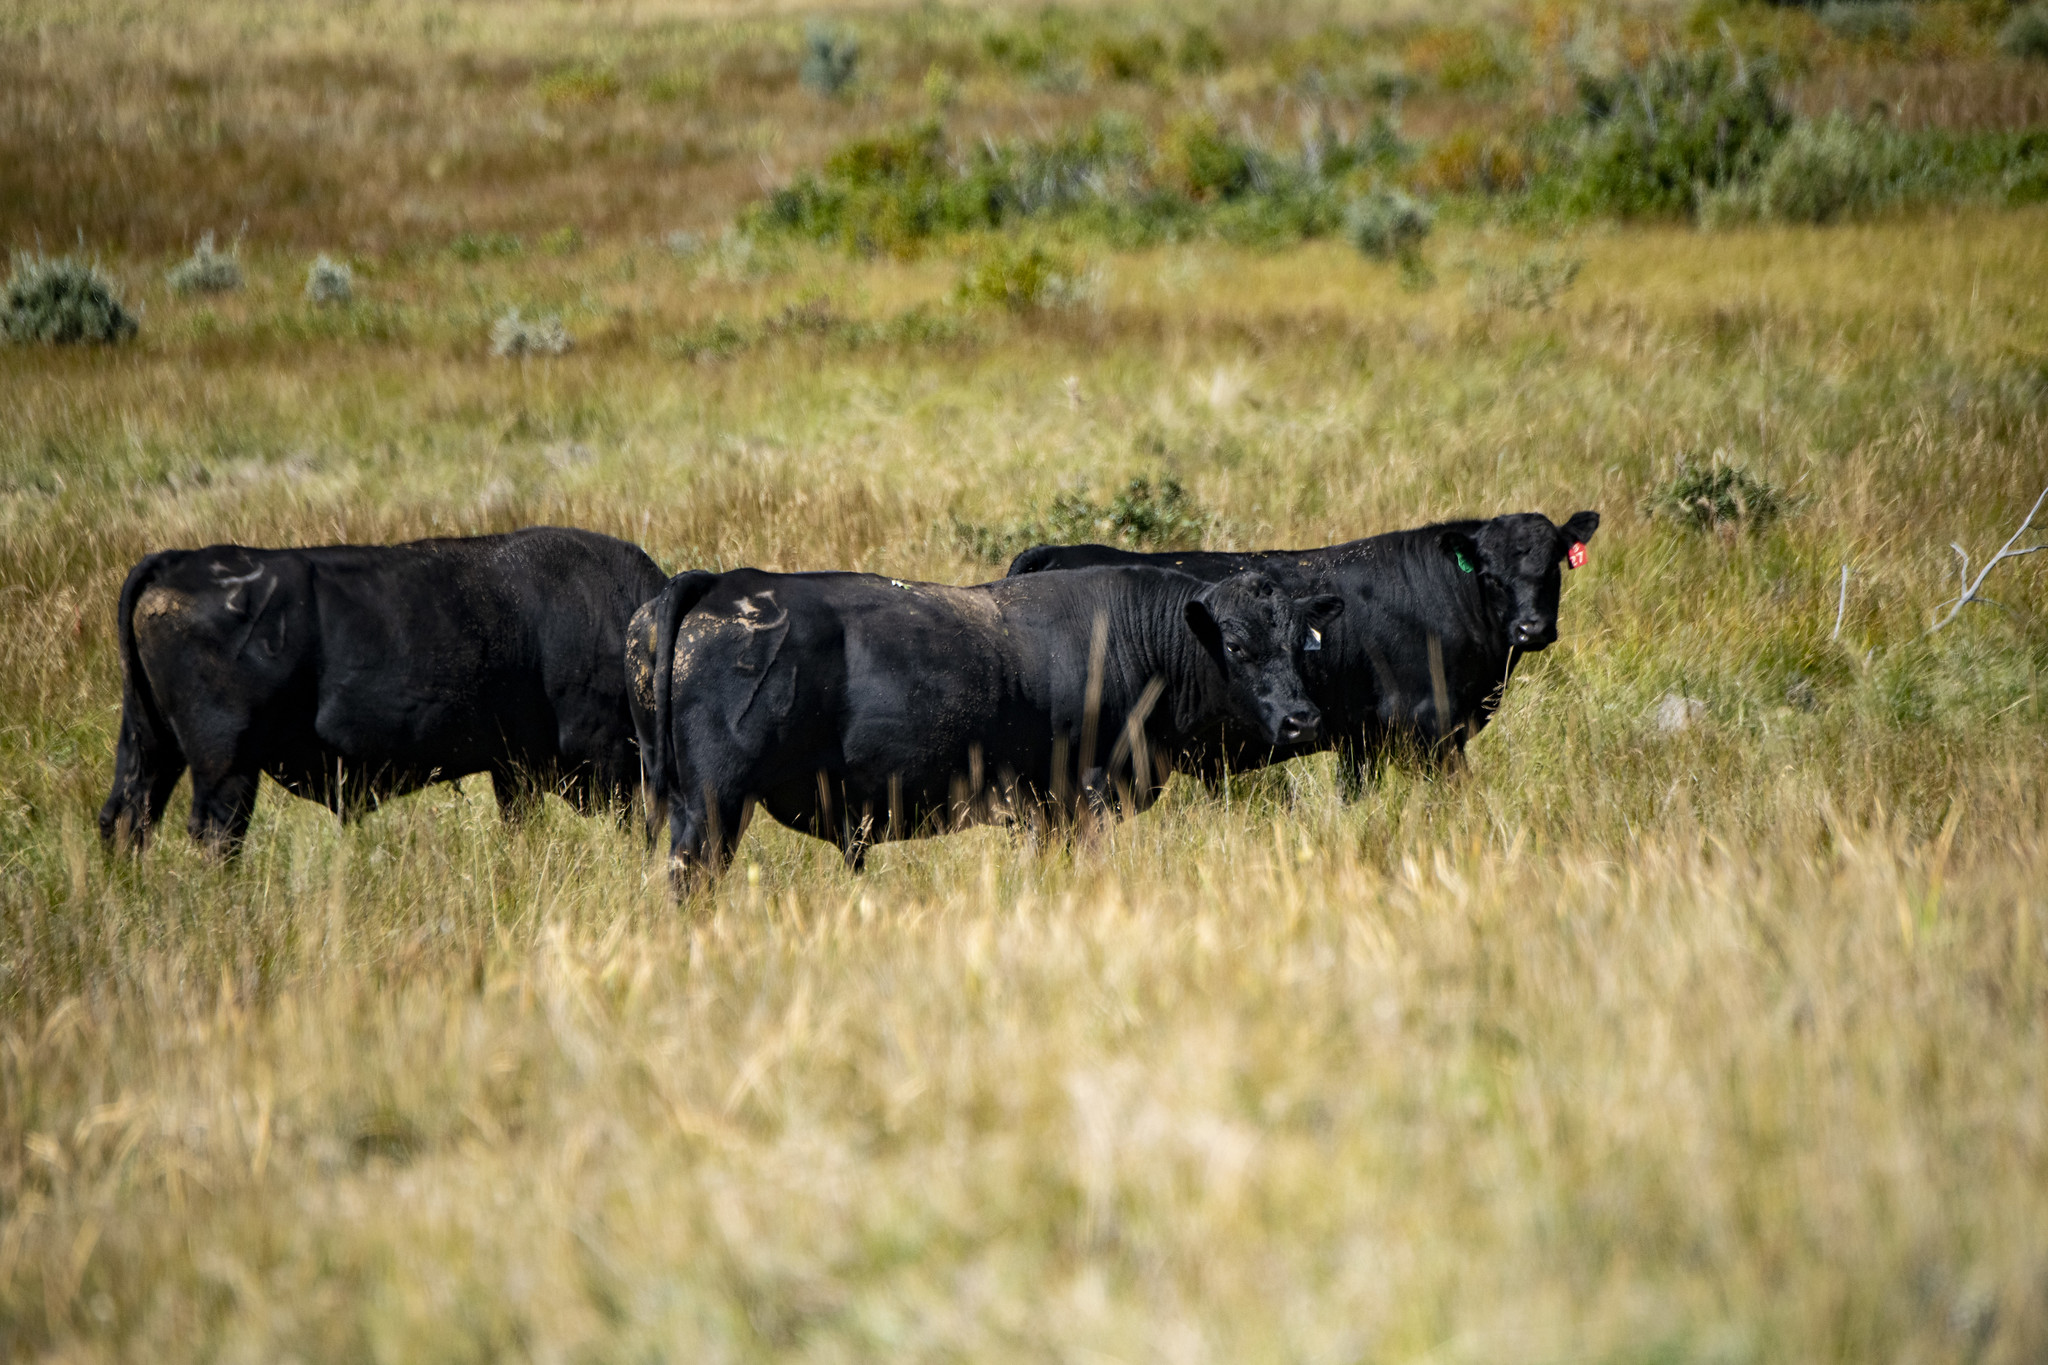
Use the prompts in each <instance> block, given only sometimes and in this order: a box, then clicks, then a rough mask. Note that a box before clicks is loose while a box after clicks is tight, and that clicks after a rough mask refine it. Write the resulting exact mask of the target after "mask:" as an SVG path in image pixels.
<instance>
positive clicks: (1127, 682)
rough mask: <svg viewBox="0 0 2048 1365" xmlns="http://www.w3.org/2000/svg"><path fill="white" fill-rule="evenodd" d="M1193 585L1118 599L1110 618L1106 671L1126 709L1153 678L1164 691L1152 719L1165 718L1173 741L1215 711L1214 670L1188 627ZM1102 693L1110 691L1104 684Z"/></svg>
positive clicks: (1161, 587) (1170, 584) (1164, 585)
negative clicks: (1119, 692)
mask: <svg viewBox="0 0 2048 1365" xmlns="http://www.w3.org/2000/svg"><path fill="white" fill-rule="evenodd" d="M1199 586H1200V585H1198V584H1193V583H1187V582H1181V581H1168V582H1166V583H1162V584H1160V585H1159V589H1158V590H1157V591H1146V592H1142V593H1120V594H1118V600H1117V609H1116V610H1114V611H1112V613H1111V616H1110V632H1109V634H1110V647H1109V667H1108V669H1107V670H1106V675H1107V674H1114V675H1116V683H1117V686H1118V687H1119V688H1121V695H1122V697H1123V699H1124V702H1125V704H1126V705H1131V704H1135V702H1136V699H1137V697H1138V696H1139V694H1140V693H1141V692H1142V691H1143V690H1144V687H1145V684H1146V683H1148V682H1150V681H1151V680H1152V679H1154V678H1158V679H1160V680H1161V681H1162V682H1163V683H1165V685H1166V695H1165V696H1164V697H1162V698H1161V699H1160V700H1161V702H1162V703H1163V705H1162V706H1159V707H1155V708H1154V709H1153V712H1152V714H1153V715H1155V716H1170V717H1172V721H1173V731H1174V735H1175V737H1176V738H1177V739H1180V738H1185V737H1186V736H1188V735H1190V734H1192V733H1194V731H1195V730H1197V729H1198V728H1200V726H1201V724H1202V721H1203V719H1204V718H1205V717H1206V716H1208V715H1209V713H1210V712H1211V711H1213V710H1214V709H1215V682H1216V679H1215V673H1216V665H1215V662H1214V661H1213V660H1211V659H1210V658H1209V657H1208V655H1207V654H1206V653H1205V652H1204V651H1203V649H1202V645H1201V641H1200V640H1198V639H1197V638H1196V637H1195V632H1194V630H1193V629H1192V628H1191V627H1189V625H1188V623H1187V606H1188V603H1189V602H1191V601H1193V600H1194V597H1195V593H1196V591H1198V589H1199ZM1104 692H1105V694H1108V693H1109V692H1110V688H1109V685H1108V682H1107V678H1105V685H1104Z"/></svg>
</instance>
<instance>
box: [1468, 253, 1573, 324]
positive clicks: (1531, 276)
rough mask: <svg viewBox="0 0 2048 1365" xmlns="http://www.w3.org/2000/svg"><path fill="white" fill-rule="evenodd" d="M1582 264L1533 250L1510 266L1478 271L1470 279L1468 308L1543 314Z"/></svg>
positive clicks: (1485, 311) (1565, 257)
mask: <svg viewBox="0 0 2048 1365" xmlns="http://www.w3.org/2000/svg"><path fill="white" fill-rule="evenodd" d="M1585 265H1586V262H1585V260H1584V258H1583V257H1579V256H1566V255H1560V254H1558V253H1557V252H1554V251H1535V252H1531V253H1530V254H1529V255H1528V256H1525V257H1524V258H1522V259H1521V260H1519V261H1517V262H1515V263H1514V264H1513V265H1510V266H1505V267H1500V266H1496V267H1488V268H1482V269H1481V270H1480V271H1479V273H1477V274H1476V275H1474V276H1473V277H1472V282H1471V286H1470V289H1471V298H1472V306H1473V307H1474V308H1475V309H1477V310H1478V311H1479V312H1482V313H1490V312H1494V311H1496V310H1499V309H1507V310H1509V311H1512V312H1517V313H1539V312H1547V311H1549V309H1550V308H1551V306H1552V305H1553V304H1555V303H1556V302H1557V300H1558V296H1559V295H1561V294H1563V293H1564V291H1565V290H1567V289H1569V288H1571V287H1572V282H1573V281H1574V280H1576V279H1578V277H1579V272H1580V271H1581V270H1583V269H1584V268H1585Z"/></svg>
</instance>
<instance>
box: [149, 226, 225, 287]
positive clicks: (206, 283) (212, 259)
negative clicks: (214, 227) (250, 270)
mask: <svg viewBox="0 0 2048 1365" xmlns="http://www.w3.org/2000/svg"><path fill="white" fill-rule="evenodd" d="M239 255H240V253H238V252H237V251H236V250H235V249H234V248H232V247H231V248H229V249H228V250H226V251H218V250H215V249H214V245H213V234H212V233H210V232H208V233H205V234H204V235H202V236H201V237H200V239H199V245H198V246H196V247H194V248H193V249H192V254H191V255H190V256H188V257H186V258H185V259H184V260H182V261H180V262H178V263H177V264H176V265H174V266H172V267H171V268H170V270H168V271H167V272H165V274H164V283H165V284H166V285H168V286H169V287H170V291H171V292H172V293H173V294H178V295H187V294H227V293H232V292H233V291H235V290H237V289H240V288H241V287H242V262H241V260H240V258H239Z"/></svg>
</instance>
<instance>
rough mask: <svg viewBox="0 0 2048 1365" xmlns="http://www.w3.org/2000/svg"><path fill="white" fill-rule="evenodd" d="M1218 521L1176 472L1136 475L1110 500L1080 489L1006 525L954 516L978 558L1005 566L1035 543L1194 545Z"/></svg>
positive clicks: (961, 539)
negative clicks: (1152, 476)
mask: <svg viewBox="0 0 2048 1365" xmlns="http://www.w3.org/2000/svg"><path fill="white" fill-rule="evenodd" d="M1214 520H1215V518H1214V517H1212V516H1211V515H1210V514H1209V512H1208V511H1207V510H1206V509H1204V508H1203V507H1202V505H1201V504H1200V503H1199V502H1197V501H1196V500H1195V497H1194V495H1193V494H1191V493H1189V492H1188V490H1187V489H1186V488H1184V487H1182V486H1181V483H1180V480H1178V479H1176V478H1174V477H1173V476H1172V475H1171V474H1168V475H1165V476H1164V477H1162V478H1161V479H1160V480H1159V481H1158V482H1157V483H1154V482H1153V481H1152V480H1151V479H1148V478H1144V477H1139V478H1134V479H1132V480H1131V481H1130V482H1129V483H1127V484H1125V485H1124V486H1123V487H1122V488H1121V489H1119V490H1118V491H1117V492H1116V493H1114V494H1112V495H1111V496H1110V499H1109V501H1108V502H1106V503H1098V502H1095V501H1093V500H1091V499H1090V498H1089V497H1088V496H1087V494H1085V493H1083V492H1080V491H1079V490H1076V491H1073V492H1068V493H1059V494H1055V495H1054V496H1053V499H1052V502H1051V504H1050V505H1049V506H1048V507H1047V508H1046V510H1045V511H1044V512H1042V513H1040V514H1038V515H1037V516H1033V517H1026V518H1024V519H1023V520H1021V521H1018V522H1014V523H1012V524H1011V525H1009V526H1006V527H998V526H984V525H978V524H976V523H973V522H968V521H962V520H960V519H959V518H957V517H956V518H954V520H953V536H954V539H955V540H956V541H957V542H958V543H959V545H960V547H961V548H962V549H963V550H965V551H966V552H967V553H968V554H970V555H973V556H974V557H975V558H976V559H979V560H983V561H985V562H987V563H990V564H1000V563H1002V562H1003V561H1004V560H1006V559H1008V558H1010V557H1011V556H1012V555H1014V554H1016V553H1017V552H1018V551H1019V550H1022V549H1025V548H1027V547H1029V546H1032V545H1071V544H1077V543H1082V542H1098V541H1100V542H1106V543H1109V544H1112V545H1123V546H1127V547H1129V548H1131V549H1136V550H1165V549H1174V548H1179V547H1185V546H1190V545H1194V544H1197V543H1199V542H1200V540H1201V538H1202V533H1203V532H1204V531H1206V530H1207V529H1208V528H1209V526H1210V524H1211V523H1212V522H1213V521H1214Z"/></svg>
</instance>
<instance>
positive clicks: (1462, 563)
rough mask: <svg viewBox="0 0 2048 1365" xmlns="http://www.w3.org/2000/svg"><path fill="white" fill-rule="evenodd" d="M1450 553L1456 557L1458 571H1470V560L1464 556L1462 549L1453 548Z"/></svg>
mask: <svg viewBox="0 0 2048 1365" xmlns="http://www.w3.org/2000/svg"><path fill="white" fill-rule="evenodd" d="M1451 553H1452V554H1453V555H1455V556H1456V557H1457V560H1458V572H1459V573H1471V572H1472V561H1471V560H1469V559H1467V558H1465V552H1464V551H1463V550H1453V551H1451Z"/></svg>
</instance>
